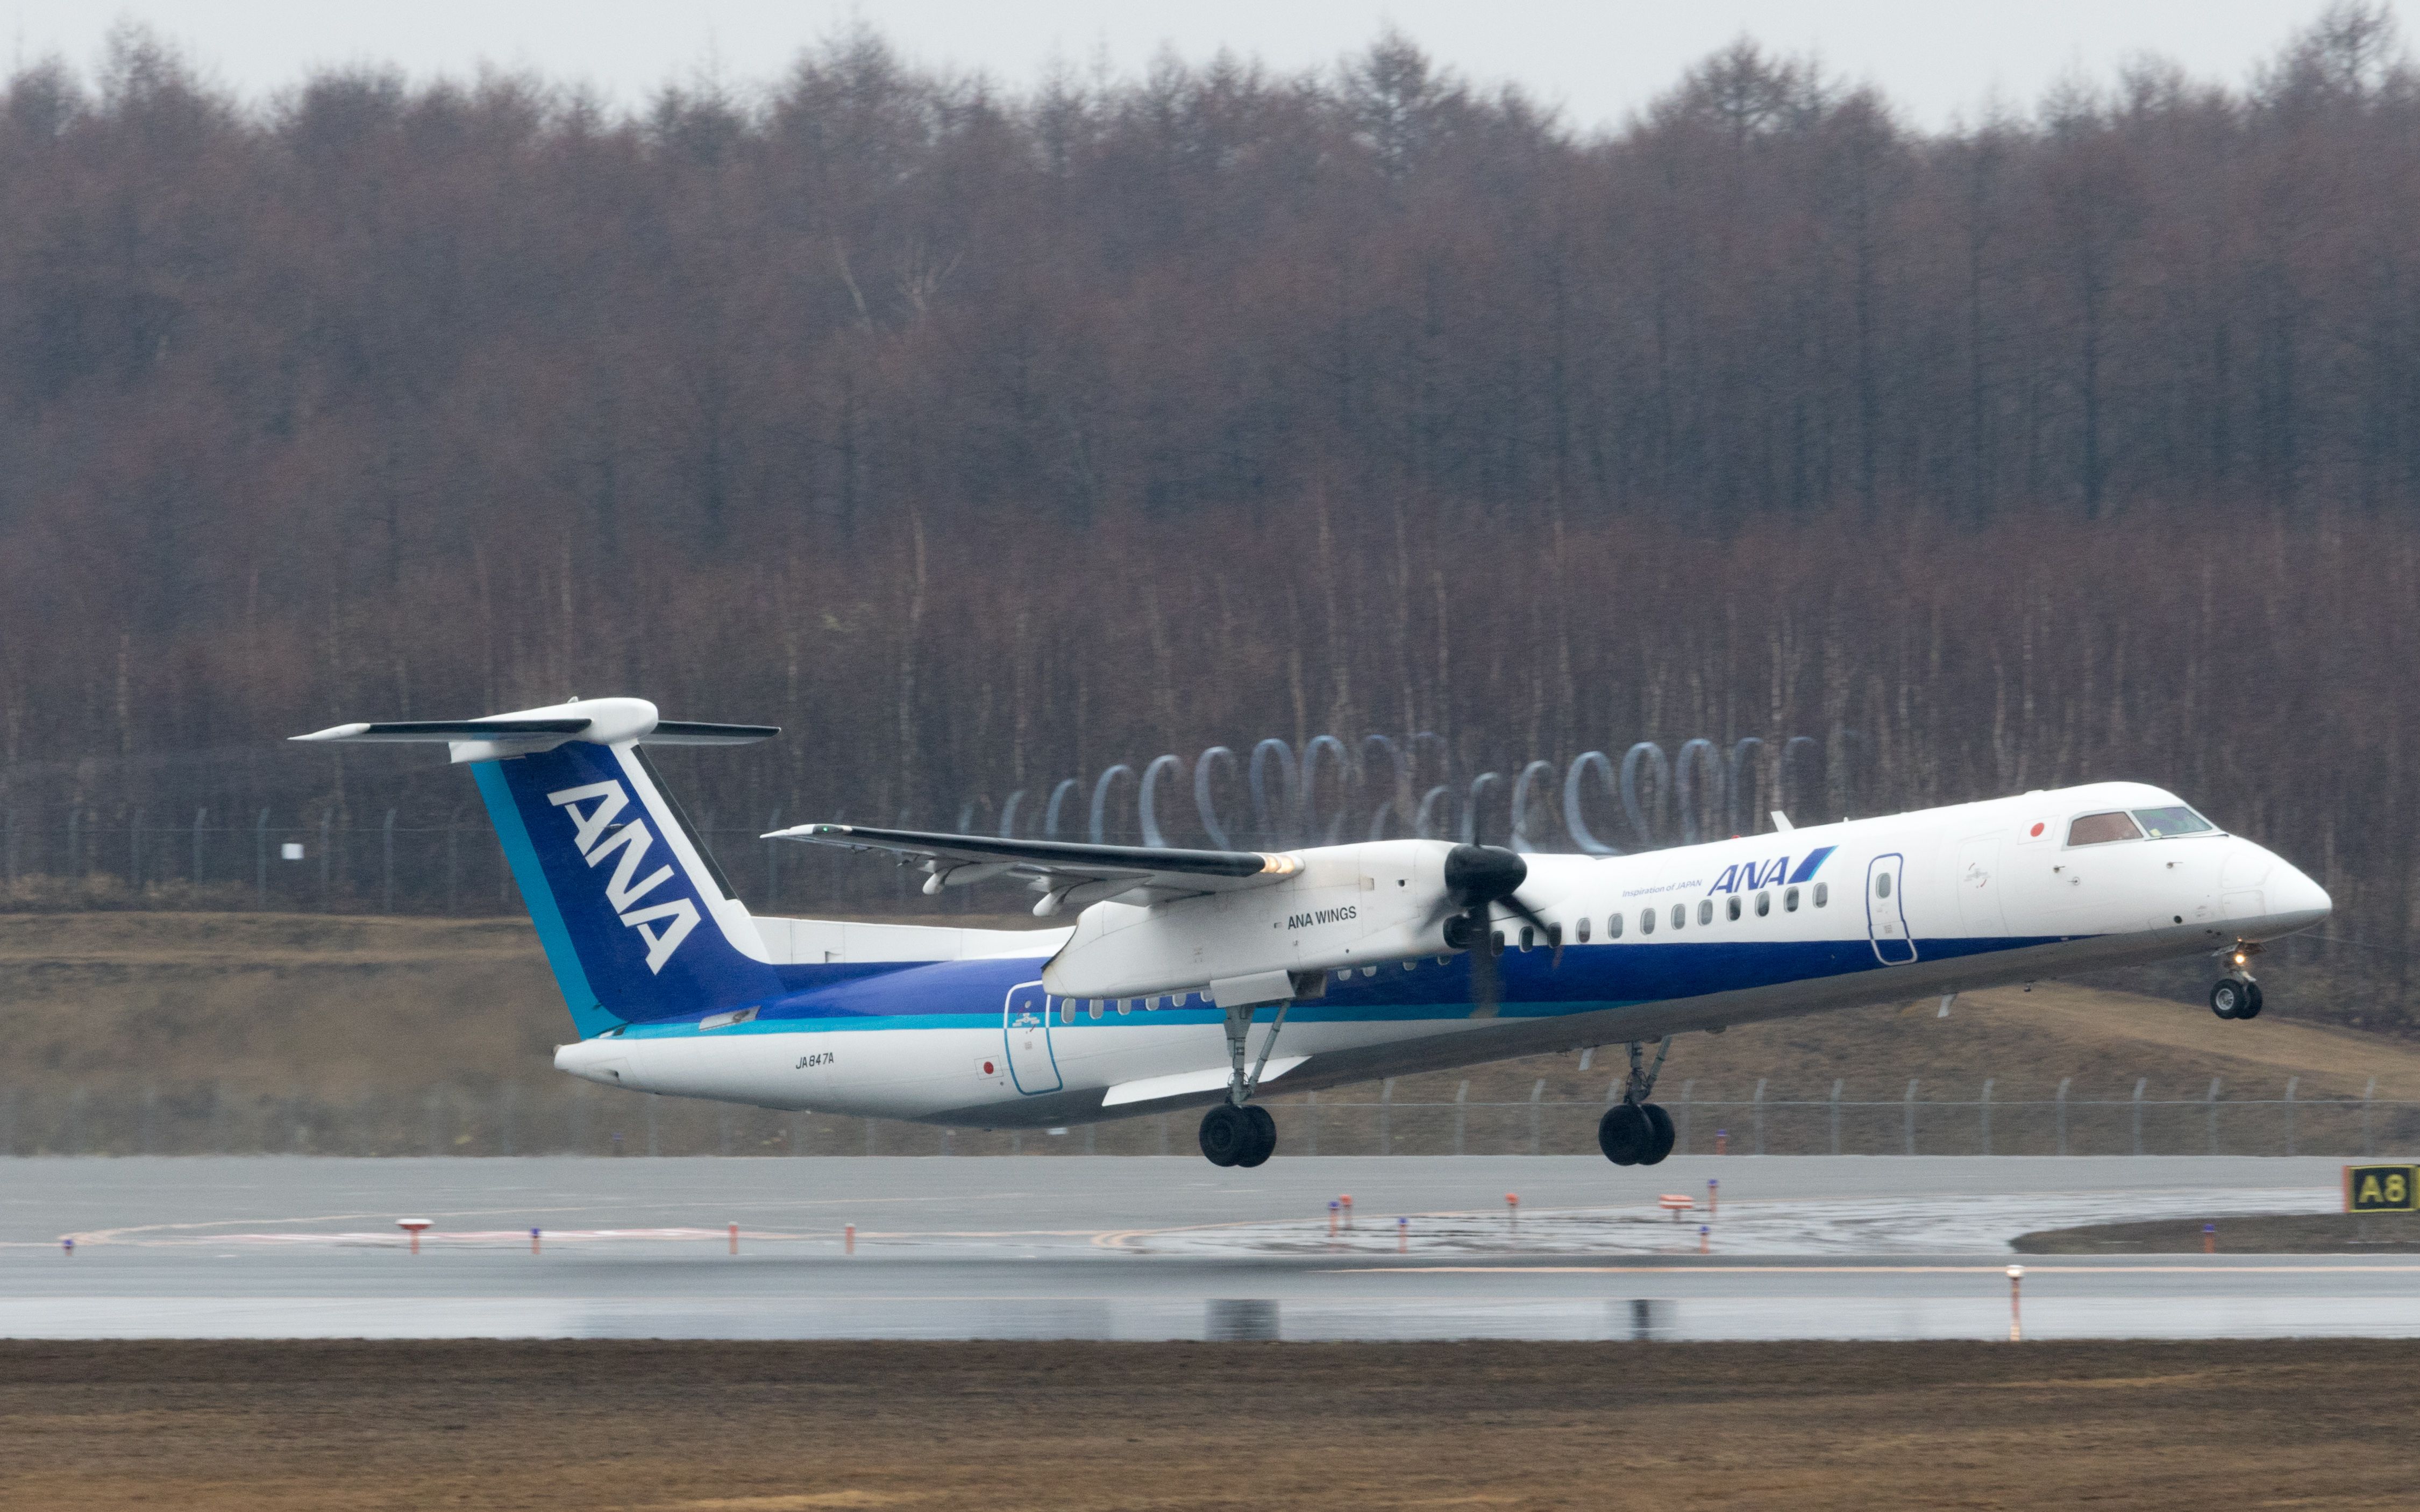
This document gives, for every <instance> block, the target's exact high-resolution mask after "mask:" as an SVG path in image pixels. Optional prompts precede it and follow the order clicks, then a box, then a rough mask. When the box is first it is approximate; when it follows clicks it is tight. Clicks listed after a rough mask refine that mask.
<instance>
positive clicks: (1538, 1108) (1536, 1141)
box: [1529, 1076, 1546, 1155]
mask: <svg viewBox="0 0 2420 1512" xmlns="http://www.w3.org/2000/svg"><path fill="white" fill-rule="evenodd" d="M1545 1095H1546V1078H1544V1076H1541V1077H1539V1078H1538V1080H1537V1081H1536V1082H1535V1083H1534V1084H1532V1085H1531V1087H1530V1088H1529V1153H1530V1154H1532V1155H1543V1154H1544V1153H1545V1152H1546V1149H1545V1143H1544V1140H1545V1123H1544V1105H1543V1104H1541V1103H1540V1102H1539V1101H1538V1100H1539V1099H1540V1098H1543V1097H1544V1096H1545Z"/></svg>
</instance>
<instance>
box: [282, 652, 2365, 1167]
mask: <svg viewBox="0 0 2420 1512" xmlns="http://www.w3.org/2000/svg"><path fill="white" fill-rule="evenodd" d="M777 733H779V732H778V731H776V730H773V729H770V728H767V727H763V726H754V725H724V724H700V723H693V722H685V721H675V720H669V719H663V718H659V717H658V716H657V712H656V707H655V705H654V704H652V703H649V702H645V701H644V700H641V699H629V698H609V699H594V700H588V701H584V702H582V701H575V702H568V703H563V704H557V705H554V706H551V707H549V708H541V709H525V710H521V711H520V712H518V713H513V714H502V715H493V716H489V717H484V718H476V719H467V720H452V721H414V722H409V723H389V724H346V725H339V726H337V727H335V728H334V729H331V730H322V731H319V732H318V733H314V734H308V735H299V736H296V737H294V738H296V739H298V740H303V741H345V742H387V741H404V742H411V741H432V742H442V743H443V744H445V745H447V746H448V747H449V748H450V751H451V755H452V758H453V760H454V761H455V762H456V763H458V764H465V765H468V766H469V767H470V768H471V775H472V777H473V779H474V780H475V781H476V782H477V783H478V788H479V793H480V795H481V796H482V797H483V798H485V799H486V802H487V807H488V812H489V816H490V817H491V818H492V819H493V821H494V823H495V827H496V834H497V837H498V838H499V840H501V841H502V842H503V845H504V854H505V856H507V858H508V859H509V861H510V863H511V866H512V869H513V875H514V877H515V878H516V879H517V880H518V881H519V883H520V889H521V894H522V896H523V897H524V898H525V899H526V900H527V901H528V903H529V909H530V916H531V918H532V919H533V921H534V922H535V924H536V926H537V934H538V938H539V940H540V941H541V942H542V943H543V945H544V947H545V949H546V955H547V960H548V962H549V964H551V966H552V968H553V971H554V977H555V980H556V982H557V983H558V984H559V985H560V986H561V988H562V990H563V995H564V1000H565V1001H566V1003H567V1004H568V1005H569V1007H570V1009H571V1020H572V1025H573V1027H574V1028H575V1029H576V1030H577V1032H578V1036H579V1038H578V1039H577V1040H576V1041H573V1042H571V1043H568V1044H565V1045H563V1046H561V1047H560V1048H559V1049H558V1050H557V1051H556V1052H555V1057H554V1063H555V1065H556V1066H557V1067H558V1068H560V1069H561V1070H564V1071H566V1072H570V1073H571V1074H573V1075H575V1076H582V1077H585V1078H586V1079H588V1080H590V1081H593V1082H597V1083H601V1084H603V1085H605V1086H608V1087H618V1088H629V1089H634V1090H640V1091H648V1092H659V1093H667V1094H671V1095H675V1096H682V1097H698V1098H711V1099H716V1100H720V1101H722V1102H730V1103H754V1104H758V1105H761V1106H764V1107H769V1108H781V1109H791V1110H799V1109H803V1110H810V1111H814V1112H819V1113H839V1114H854V1115H861V1116H870V1117H876V1118H886V1119H914V1120H918V1121H921V1122H926V1123H935V1124H945V1125H957V1126H962V1127H967V1126H971V1127H979V1128H1032V1127H1040V1126H1059V1125H1064V1124H1074V1123H1082V1122H1089V1121H1094V1120H1100V1119H1118V1118H1125V1117H1130V1116H1134V1115H1137V1114H1144V1113H1160V1112H1165V1111H1168V1110H1171V1109H1176V1108H1188V1109H1189V1108H1193V1107H1202V1108H1203V1109H1204V1112H1203V1113H1202V1129H1201V1146H1202V1154H1203V1155H1204V1156H1206V1157H1208V1158H1209V1159H1210V1160H1211V1161H1212V1162H1213V1163H1214V1164H1216V1165H1238V1166H1255V1165H1261V1164H1262V1163H1263V1162H1264V1161H1266V1160H1267V1159H1268V1158H1269V1156H1270V1154H1271V1153H1272V1152H1273V1151H1274V1150H1275V1149H1276V1147H1277V1126H1276V1123H1275V1121H1274V1120H1273V1119H1271V1118H1270V1116H1269V1114H1268V1111H1267V1109H1266V1108H1264V1107H1263V1106H1262V1105H1261V1103H1259V1102H1257V1101H1255V1099H1256V1098H1257V1097H1258V1096H1259V1095H1260V1093H1261V1091H1262V1089H1263V1088H1268V1087H1271V1086H1281V1087H1283V1088H1285V1089H1287V1090H1296V1089H1300V1090H1314V1089H1318V1088H1329V1087H1335V1086H1339V1085H1342V1084H1344V1083H1351V1082H1362V1081H1369V1080H1372V1079H1373V1078H1378V1077H1384V1076H1393V1075H1397V1074H1401V1073H1404V1072H1421V1071H1437V1070H1443V1069H1446V1068H1450V1067H1456V1066H1468V1065H1475V1064H1478V1063H1480V1062H1483V1061H1490V1060H1501V1059H1505V1058H1507V1057H1515V1056H1530V1055H1538V1054H1541V1053H1544V1052H1547V1051H1564V1050H1573V1049H1578V1048H1582V1047H1590V1046H1597V1045H1617V1044H1618V1045H1622V1046H1625V1047H1626V1048H1627V1052H1628V1057H1629V1062H1628V1064H1629V1070H1628V1074H1627V1076H1626V1079H1625V1081H1624V1085H1623V1094H1622V1096H1621V1099H1620V1100H1619V1101H1618V1102H1617V1103H1613V1104H1612V1105H1611V1106H1609V1107H1608V1108H1607V1109H1606V1114H1605V1116H1604V1118H1603V1119H1602V1120H1601V1121H1600V1123H1599V1126H1598V1131H1597V1138H1598V1143H1599V1145H1600V1146H1601V1148H1602V1149H1604V1151H1605V1153H1606V1157H1607V1158H1608V1159H1610V1160H1612V1161H1613V1162H1614V1163H1615V1164H1617V1165H1653V1164H1655V1163H1656V1162H1658V1161H1661V1160H1663V1159H1664V1158H1665V1156H1666V1155H1668V1154H1669V1153H1670V1152H1671V1149H1672V1142H1673V1129H1672V1120H1671V1119H1670V1118H1669V1117H1668V1116H1667V1115H1666V1113H1665V1112H1664V1110H1663V1109H1662V1108H1661V1107H1660V1106H1658V1105H1657V1104H1656V1103H1654V1102H1653V1101H1652V1099H1653V1094H1654V1090H1655V1080H1656V1076H1657V1074H1658V1072H1660V1071H1661V1069H1662V1067H1663V1064H1664V1059H1665V1056H1666V1054H1667V1053H1668V1051H1669V1049H1670V1048H1671V1042H1672V1039H1673V1037H1674V1036H1676V1035H1679V1034H1682V1033H1684V1032H1687V1031H1690V1030H1708V1031H1719V1030H1721V1029H1723V1028H1725V1027H1727V1026H1730V1025H1733V1024H1741V1023H1746V1022H1749V1021H1752V1020H1759V1019H1775V1018H1784V1017H1789V1016H1791V1015H1794V1014H1802V1013H1817V1012H1823V1011H1827V1010H1832V1009H1840V1008H1853V1007H1857V1006H1860V1005H1864V1004H1874V1003H1893V1002H1908V1001H1911V1000H1914V999H1917V998H1929V997H1931V996H1932V995H1935V994H1939V995H1942V996H1943V1001H1944V1005H1945V1007H1946V1006H1947V1000H1948V997H1949V995H1954V994H1956V993H1959V992H1962V991H1965V990H1968V989H1973V988H1981V987H1990V986H1994V985H2000V984H2004V983H2014V982H2029V981H2033V980H2037V979H2040V978H2046V977H2055V976H2059V975H2062V974H2064V973H2069V972H2074V971H2082V970H2086V969H2089V968H2094V967H2102V966H2114V965H2123V964H2131V963H2137V962H2147V961H2157V960H2162V959H2165V958H2169V957H2183V956H2195V955H2201V956H2209V957H2211V958H2212V959H2213V960H2214V961H2215V962H2216V963H2217V964H2218V969H2219V970H2220V972H2221V975H2220V976H2219V978H2218V980H2217V981H2216V983H2215V984H2214V985H2213V986H2212V987H2211V991H2210V1003H2211V1010H2212V1011H2214V1012H2216V1013H2217V1015H2218V1016H2219V1017H2220V1018H2222V1019H2236V1020H2241V1019H2248V1018H2252V1017H2254V1016H2256V1015H2257V1014H2258V1013H2259V1011H2260V1007H2261V999H2260V987H2259V983H2258V982H2257V980H2254V978H2253V975H2252V973H2251V971H2250V969H2249V965H2250V963H2251V961H2252V958H2253V957H2254V956H2256V955H2257V954H2258V952H2259V950H2260V948H2261V947H2262V945H2264V944H2265V943H2267V942H2268V941H2271V940H2274V939H2277V938H2278V937H2280V936H2282V935H2285V934H2288V933H2292V932H2294V931H2296V930H2300V929H2305V928H2308V927H2310V926H2311V925H2313V924H2316V923H2318V922H2319V921H2320V920H2321V919H2323V918H2327V917H2328V913H2329V909H2330V906H2331V905H2330V903H2329V900H2328V895H2327V893H2326V892H2325V891H2324V890H2323V889H2322V888H2320V887H2319V885H2318V884H2317V883H2315V882H2313V881H2312V880H2311V879H2310V878H2309V877H2307V876H2304V874H2303V873H2302V872H2299V871H2296V870H2295V869H2294V868H2293V867H2292V866H2290V865H2288V863H2287V862H2285V861H2284V860H2282V859H2280V858H2279V857H2278V856H2275V855H2273V854H2272V853H2271V852H2269V851H2267V850H2265V849H2263V848H2262V847H2261V846H2259V845H2258V844H2256V843H2255V842H2253V841H2249V840H2246V839H2244V838H2243V837H2242V836H2240V835H2230V834H2227V833H2226V832H2225V831H2223V830H2221V829H2220V828H2219V827H2218V826H2217V825H2213V824H2211V822H2210V821H2209V820H2208V819H2206V818H2204V817H2203V816H2202V815H2201V814H2200V813H2198V812H2196V811H2195V810H2194V809H2193V807H2192V806H2191V805H2189V804H2187V803H2185V802H2184V801H2183V800H2182V799H2180V798H2179V797H2178V796H2177V795H2174V794H2171V793H2168V792H2165V791H2164V790H2162V789H2160V788H2156V787H2151V786H2148V785H2146V784H2144V783H2140V782H2095V783H2090V784H2087V785H2085V786H2081V787H2071V788H2059V789H2055V790H2052V791H2048V792H2034V793H2026V794H2022V795H2017V796H2014V797H2006V798H1994V799H1992V800H1990V801H1988V802H1983V803H1965V804H1957V805H1953V806H1951V807H1948V808H1942V809H1927V810H1919V811H1916V812H1914V813H1902V814H1892V815H1888V816H1885V817H1881V818H1873V819H1859V820H1854V821H1843V822H1841V823H1839V824H1833V825H1804V826H1794V825H1792V824H1791V822H1790V820H1789V818H1788V817H1787V816H1786V815H1784V814H1781V813H1779V812H1776V813H1775V814H1774V816H1773V818H1774V823H1775V825H1776V828H1775V830H1774V831H1773V832H1772V833H1768V834H1760V835H1751V836H1740V837H1735V838H1733V839H1730V840H1726V841H1715V842H1714V843H1712V844H1704V845H1686V846H1681V847H1678V848H1676V849H1671V850H1661V851H1651V852H1646V853H1643V854H1639V855H1633V856H1559V855H1538V854H1530V855H1521V854H1516V853H1515V852H1512V851H1510V850H1506V849H1503V848H1500V847H1497V846H1491V845H1468V844H1462V845H1457V844H1453V843H1451V842H1449V841H1435V840H1384V841H1369V842H1367V843H1364V844H1355V845H1328V846H1313V847H1310V848H1307V849H1303V850H1295V851H1283V852H1253V851H1202V850H1170V849H1159V848H1146V847H1140V846H1125V845H1082V844H1066V843H1059V842H1056V841H1030V840H1014V839H995V838H991V837H985V836H979V835H948V834H933V833H926V832H923V831H918V830H906V829H880V828H869V827H866V826H863V825H838V824H814V825H799V826H798V827H797V828H794V829H783V830H779V831H776V832H775V833H774V834H773V835H771V836H768V837H767V838H768V839H775V840H782V841H799V842H802V843H806V844H814V845H833V846H841V847H844V848H845V849H847V850H850V851H854V852H858V853H861V854H863V855H866V856H878V857H881V858H883V859H884V860H887V861H890V862H892V863H894V864H896V865H900V866H907V867H913V868H915V869H917V870H918V871H919V872H922V873H923V876H924V879H925V880H924V883H923V890H924V892H925V893H926V894H928V895H938V894H939V893H941V892H942V891H944V890H945V889H948V888H952V887H975V886H985V885H997V886H1002V887H1022V888H1025V889H1028V890H1029V892H1030V893H1031V894H1032V895H1033V897H1034V899H1035V901H1034V903H1033V905H1032V911H1033V913H1034V914H1035V915H1036V916H1037V917H1039V918H1044V919H1063V920H1065V921H1066V922H1064V923H1063V924H1058V925H1055V926H1044V927H1040V928H1035V929H1028V930H987V929H956V928H949V927H943V926H938V925H915V924H861V923H844V922H837V921H831V920H824V919H811V918H764V917H758V916H756V915H753V914H752V913H751V912H750V911H749V910H748V909H747V908H746V907H745V906H744V905H743V904H742V903H740V902H739V899H738V898H737V895H736V894H735V893H734V891H733V889H732V887H731V884H730V882H729V880H728V879H727V878H725V877H724V876H723V874H722V872H721V870H720V869H719V868H717V866H716V865H715V863H714V858H713V856H711V855H710V854H708V852H707V850H706V845H705V843H704V842H703V841H702V840H701V839H700V837H699V835H698V833H697V831H696V830H695V829H694V828H692V827H691V826H690V823H689V821H688V819H687V818H686V817H685V816H684V815H683V814H682V812H681V810H680V809H679V808H678V807H677V806H676V805H675V802H674V801H673V798H672V796H671V795H670V794H668V793H667V792H666V791H665V790H664V786H663V783H662V782H661V781H660V780H659V779H658V777H657V774H656V769H655V766H654V764H652V763H651V762H650V761H649V759H648V756H647V748H649V747H650V746H659V745H709V746H719V745H737V744H743V743H746V742H750V741H755V740H763V739H768V738H770V737H772V736H773V735H775V734H777ZM1651 1048H1652V1051H1653V1054H1652V1057H1650V1056H1649V1054H1648V1052H1649V1050H1650V1049H1651Z"/></svg>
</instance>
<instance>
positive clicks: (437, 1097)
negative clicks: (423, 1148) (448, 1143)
mask: <svg viewBox="0 0 2420 1512" xmlns="http://www.w3.org/2000/svg"><path fill="white" fill-rule="evenodd" d="M444 1114H445V1090H444V1088H439V1087H432V1088H429V1089H428V1105H427V1115H428V1127H427V1129H426V1130H425V1131H423V1132H424V1133H425V1134H427V1141H428V1143H427V1149H428V1153H429V1154H431V1155H442V1154H444V1153H445V1133H444V1129H443V1127H442V1122H441V1120H442V1119H443V1118H444Z"/></svg>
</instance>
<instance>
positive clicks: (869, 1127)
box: [865, 1119, 874, 1155]
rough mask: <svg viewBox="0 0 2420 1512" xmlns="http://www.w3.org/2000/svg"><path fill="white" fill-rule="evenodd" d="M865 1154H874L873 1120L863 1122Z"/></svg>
mask: <svg viewBox="0 0 2420 1512" xmlns="http://www.w3.org/2000/svg"><path fill="white" fill-rule="evenodd" d="M865 1152H866V1153H867V1154H869V1155H871V1154H873V1153H874V1120H873V1119H866V1120H865Z"/></svg>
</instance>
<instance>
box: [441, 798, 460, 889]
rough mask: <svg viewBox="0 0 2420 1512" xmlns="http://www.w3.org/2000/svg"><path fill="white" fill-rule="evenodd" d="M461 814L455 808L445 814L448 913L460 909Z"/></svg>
mask: <svg viewBox="0 0 2420 1512" xmlns="http://www.w3.org/2000/svg"><path fill="white" fill-rule="evenodd" d="M461 815H462V810H459V809H457V810H454V811H453V812H452V813H449V814H447V815H446V816H445V912H446V913H447V914H449V915H452V914H458V913H460V912H461V911H462V909H461V897H462V893H461V880H462V825H461V824H460V823H459V821H460V819H461Z"/></svg>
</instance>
